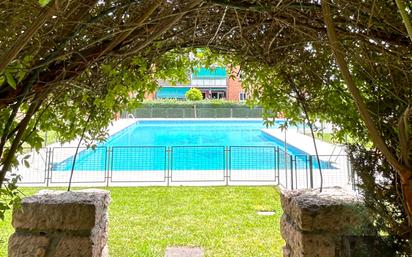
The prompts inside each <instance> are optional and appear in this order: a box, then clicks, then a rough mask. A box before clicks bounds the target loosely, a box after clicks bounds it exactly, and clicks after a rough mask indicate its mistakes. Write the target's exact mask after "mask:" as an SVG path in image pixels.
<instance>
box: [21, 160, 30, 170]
mask: <svg viewBox="0 0 412 257" xmlns="http://www.w3.org/2000/svg"><path fill="white" fill-rule="evenodd" d="M23 162H24V166H25V167H26V168H30V163H29V162H28V161H27V160H23Z"/></svg>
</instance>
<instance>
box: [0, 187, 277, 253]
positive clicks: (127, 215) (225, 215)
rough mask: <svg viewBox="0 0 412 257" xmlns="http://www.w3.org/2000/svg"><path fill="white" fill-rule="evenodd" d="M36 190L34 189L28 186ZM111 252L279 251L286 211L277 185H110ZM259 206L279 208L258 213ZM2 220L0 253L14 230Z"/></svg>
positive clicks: (32, 190) (6, 221) (263, 208)
mask: <svg viewBox="0 0 412 257" xmlns="http://www.w3.org/2000/svg"><path fill="white" fill-rule="evenodd" d="M24 191H25V192H26V193H27V194H32V193H33V192H35V191H36V190H35V189H24ZM110 191H111V195H112V202H111V205H110V218H109V220H110V222H109V223H110V225H109V226H110V227H109V249H110V256H111V257H127V256H133V257H135V256H145V257H148V256H159V257H160V256H162V257H163V256H164V252H165V249H166V247H167V246H200V247H202V248H203V249H204V250H205V253H206V256H219V257H221V256H222V257H226V256H227V257H229V256H242V257H247V256H251V257H252V256H253V257H257V256H281V249H282V246H283V245H284V241H283V240H282V238H281V236H280V233H279V219H280V216H281V214H282V211H281V207H280V200H279V193H278V191H277V189H275V188H274V187H131V188H110ZM258 210H271V211H275V212H276V214H275V215H274V216H260V215H258V214H256V211H258ZM12 231H13V230H12V228H11V226H10V213H9V215H8V216H7V218H6V220H5V221H4V222H0V247H1V249H0V256H6V251H7V250H6V248H7V246H6V245H7V244H6V242H7V238H8V237H9V235H10V234H11V233H12Z"/></svg>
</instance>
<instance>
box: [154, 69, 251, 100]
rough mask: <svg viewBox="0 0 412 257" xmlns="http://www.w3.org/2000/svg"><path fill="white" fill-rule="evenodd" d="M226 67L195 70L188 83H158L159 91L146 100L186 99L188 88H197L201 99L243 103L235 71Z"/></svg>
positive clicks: (240, 86) (242, 93) (241, 90)
mask: <svg viewBox="0 0 412 257" xmlns="http://www.w3.org/2000/svg"><path fill="white" fill-rule="evenodd" d="M229 72H230V73H231V74H232V76H230V74H228V70H227V69H226V67H216V68H215V69H206V68H197V69H196V70H195V72H194V73H192V74H190V75H189V76H190V78H189V83H187V84H178V85H170V83H168V82H167V81H159V89H158V90H157V92H155V93H154V94H150V95H148V96H147V98H148V99H180V100H184V99H186V97H185V94H186V92H187V91H188V90H189V89H190V88H198V89H199V90H200V91H201V92H202V95H203V99H226V100H230V101H244V100H245V99H246V95H245V92H244V91H243V89H242V84H241V81H240V78H239V76H238V74H237V72H236V71H235V70H230V71H229Z"/></svg>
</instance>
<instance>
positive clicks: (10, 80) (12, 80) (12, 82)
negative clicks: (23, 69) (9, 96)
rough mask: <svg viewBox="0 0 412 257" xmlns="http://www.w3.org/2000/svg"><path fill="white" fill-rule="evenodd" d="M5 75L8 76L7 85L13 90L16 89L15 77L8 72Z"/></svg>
mask: <svg viewBox="0 0 412 257" xmlns="http://www.w3.org/2000/svg"><path fill="white" fill-rule="evenodd" d="M5 75H6V80H7V83H8V84H9V85H10V86H11V87H12V88H13V89H16V81H15V80H14V78H13V76H12V75H11V74H10V73H8V72H6V73H5Z"/></svg>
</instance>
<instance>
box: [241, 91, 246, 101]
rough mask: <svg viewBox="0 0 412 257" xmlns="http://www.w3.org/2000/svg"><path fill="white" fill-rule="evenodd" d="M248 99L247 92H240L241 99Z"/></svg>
mask: <svg viewBox="0 0 412 257" xmlns="http://www.w3.org/2000/svg"><path fill="white" fill-rule="evenodd" d="M245 100H246V94H245V93H244V92H240V93H239V101H245Z"/></svg>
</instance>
